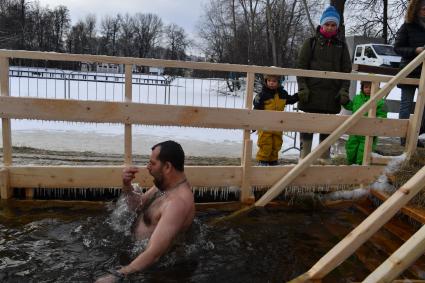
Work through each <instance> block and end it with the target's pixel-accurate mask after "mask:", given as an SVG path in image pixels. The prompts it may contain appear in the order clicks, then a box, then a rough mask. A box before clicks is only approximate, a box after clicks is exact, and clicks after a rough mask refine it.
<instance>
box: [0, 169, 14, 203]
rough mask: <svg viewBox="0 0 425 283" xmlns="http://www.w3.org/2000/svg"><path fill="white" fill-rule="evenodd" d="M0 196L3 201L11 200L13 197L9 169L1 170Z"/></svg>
mask: <svg viewBox="0 0 425 283" xmlns="http://www.w3.org/2000/svg"><path fill="white" fill-rule="evenodd" d="M0 195H1V199H10V198H11V197H12V191H11V188H10V181H9V170H8V169H7V168H1V169H0Z"/></svg>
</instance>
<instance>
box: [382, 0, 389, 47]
mask: <svg viewBox="0 0 425 283" xmlns="http://www.w3.org/2000/svg"><path fill="white" fill-rule="evenodd" d="M383 5H384V13H383V17H382V21H383V23H382V37H383V38H384V43H388V0H383Z"/></svg>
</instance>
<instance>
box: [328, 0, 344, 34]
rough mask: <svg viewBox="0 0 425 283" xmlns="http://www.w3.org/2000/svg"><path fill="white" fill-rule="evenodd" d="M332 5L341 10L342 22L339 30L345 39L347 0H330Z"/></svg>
mask: <svg viewBox="0 0 425 283" xmlns="http://www.w3.org/2000/svg"><path fill="white" fill-rule="evenodd" d="M329 2H330V3H329V4H330V5H331V6H334V7H335V9H336V10H337V11H338V12H339V16H340V17H341V20H340V23H339V32H340V34H341V36H342V37H343V39H344V40H345V25H344V6H345V2H346V0H330V1H329Z"/></svg>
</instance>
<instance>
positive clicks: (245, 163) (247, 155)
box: [240, 73, 255, 203]
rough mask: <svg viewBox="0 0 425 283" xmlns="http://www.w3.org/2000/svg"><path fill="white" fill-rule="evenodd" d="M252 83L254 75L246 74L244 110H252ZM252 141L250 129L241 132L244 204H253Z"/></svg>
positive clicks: (241, 196)
mask: <svg viewBox="0 0 425 283" xmlns="http://www.w3.org/2000/svg"><path fill="white" fill-rule="evenodd" d="M254 81H255V74H254V73H247V80H246V100H245V108H246V109H252V99H253V97H254ZM251 160H252V140H251V129H246V130H244V132H243V143H242V158H241V166H242V183H241V195H240V201H241V202H244V203H248V202H253V201H254V200H255V199H254V196H253V194H252V192H251V166H252V161H251Z"/></svg>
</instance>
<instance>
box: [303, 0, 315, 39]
mask: <svg viewBox="0 0 425 283" xmlns="http://www.w3.org/2000/svg"><path fill="white" fill-rule="evenodd" d="M302 2H303V5H304V10H305V13H306V15H307V20H308V23H309V25H310V30H311V35H314V34H315V33H316V27H315V26H314V24H313V21H312V20H311V16H310V11H309V9H308V6H307V0H302Z"/></svg>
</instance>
